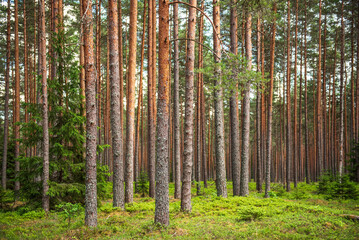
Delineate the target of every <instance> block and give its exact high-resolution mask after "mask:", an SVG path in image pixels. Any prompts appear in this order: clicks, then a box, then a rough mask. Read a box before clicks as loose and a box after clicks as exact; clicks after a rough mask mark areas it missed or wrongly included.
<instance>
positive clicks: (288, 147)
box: [286, 0, 292, 192]
mask: <svg viewBox="0 0 359 240" xmlns="http://www.w3.org/2000/svg"><path fill="white" fill-rule="evenodd" d="M287 22H288V26H287V93H286V95H287V96H286V97H287V102H286V104H287V131H286V133H287V144H286V154H287V155H286V189H287V192H289V191H290V180H291V179H290V178H291V176H290V175H291V174H290V173H291V162H292V120H291V103H290V102H291V101H290V99H291V98H290V67H291V60H290V57H291V54H290V52H291V51H290V1H289V0H288V17H287Z"/></svg>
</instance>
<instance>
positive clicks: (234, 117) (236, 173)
mask: <svg viewBox="0 0 359 240" xmlns="http://www.w3.org/2000/svg"><path fill="white" fill-rule="evenodd" d="M235 3H236V1H235V0H234V1H232V2H231V28H230V34H231V52H232V53H233V54H234V55H237V54H238V49H237V45H238V37H237V28H238V26H237V25H238V23H237V22H238V21H237V9H236V7H235V6H234V4H235ZM234 71H235V69H234ZM233 81H237V78H236V76H235V74H234V75H233ZM236 86H238V85H236ZM230 116H231V161H232V178H233V179H232V183H233V195H234V196H239V193H240V174H241V166H240V149H239V148H240V146H239V119H238V91H237V87H236V89H235V90H234V91H233V92H232V96H231V98H230Z"/></svg>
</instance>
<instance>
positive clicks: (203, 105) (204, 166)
mask: <svg viewBox="0 0 359 240" xmlns="http://www.w3.org/2000/svg"><path fill="white" fill-rule="evenodd" d="M202 64H203V63H202ZM201 84H202V86H201V89H202V97H201V100H202V108H201V111H202V112H201V114H202V118H201V119H202V168H203V185H204V188H207V176H208V175H207V168H208V165H207V159H208V158H207V151H206V112H205V102H206V101H205V96H204V91H203V75H202V77H201Z"/></svg>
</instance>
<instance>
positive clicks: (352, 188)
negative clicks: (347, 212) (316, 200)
mask: <svg viewBox="0 0 359 240" xmlns="http://www.w3.org/2000/svg"><path fill="white" fill-rule="evenodd" d="M318 193H320V194H323V195H324V196H325V198H326V199H358V197H359V191H358V188H357V184H356V183H355V182H352V181H350V177H349V175H343V176H341V177H336V176H333V175H331V174H329V173H327V174H324V175H323V176H322V177H321V178H320V180H319V183H318Z"/></svg>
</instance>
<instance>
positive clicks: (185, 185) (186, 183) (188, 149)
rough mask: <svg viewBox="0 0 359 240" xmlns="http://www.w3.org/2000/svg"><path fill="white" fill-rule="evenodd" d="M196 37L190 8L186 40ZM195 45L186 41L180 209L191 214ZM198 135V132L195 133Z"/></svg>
mask: <svg viewBox="0 0 359 240" xmlns="http://www.w3.org/2000/svg"><path fill="white" fill-rule="evenodd" d="M190 4H191V5H192V6H195V7H196V6H197V1H196V0H190ZM195 37H196V9H195V8H190V9H189V15H188V31H187V38H188V39H195ZM194 60H195V43H194V41H188V43H187V56H186V100H185V106H186V107H185V135H184V156H183V178H182V197H181V209H182V210H183V211H185V212H191V210H192V204H191V175H192V159H193V81H194ZM197 134H198V132H197Z"/></svg>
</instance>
